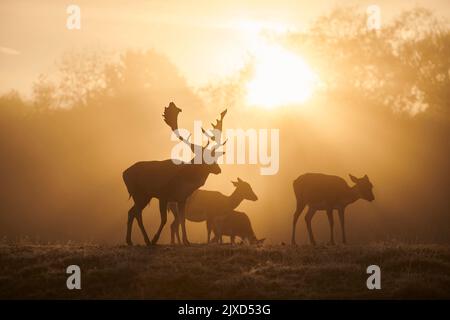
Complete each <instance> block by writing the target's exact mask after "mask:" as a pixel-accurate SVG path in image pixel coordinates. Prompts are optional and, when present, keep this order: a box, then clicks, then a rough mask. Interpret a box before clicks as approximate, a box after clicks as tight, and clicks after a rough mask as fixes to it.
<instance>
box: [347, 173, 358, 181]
mask: <svg viewBox="0 0 450 320" xmlns="http://www.w3.org/2000/svg"><path fill="white" fill-rule="evenodd" d="M348 176H349V177H350V180H352V181H353V182H354V183H358V178H356V177H355V176H354V175H352V174H349V175H348Z"/></svg>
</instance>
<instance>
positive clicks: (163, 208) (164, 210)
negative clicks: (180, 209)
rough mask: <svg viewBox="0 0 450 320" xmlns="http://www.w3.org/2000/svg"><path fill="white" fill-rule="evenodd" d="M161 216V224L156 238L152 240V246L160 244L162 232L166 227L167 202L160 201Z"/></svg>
mask: <svg viewBox="0 0 450 320" xmlns="http://www.w3.org/2000/svg"><path fill="white" fill-rule="evenodd" d="M159 214H160V215H161V223H160V224H159V228H158V231H156V233H155V236H154V237H153V239H152V244H156V243H157V242H158V239H159V236H160V235H161V231H162V229H163V228H164V226H165V225H166V222H167V201H166V200H161V199H160V200H159Z"/></svg>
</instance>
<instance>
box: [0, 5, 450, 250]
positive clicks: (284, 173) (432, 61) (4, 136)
mask: <svg viewBox="0 0 450 320" xmlns="http://www.w3.org/2000/svg"><path fill="white" fill-rule="evenodd" d="M337 3H338V2H332V1H315V2H314V4H311V3H307V2H306V1H305V2H301V1H281V2H280V1H258V2H256V1H255V2H252V1H244V2H242V1H240V2H234V1H227V2H219V1H217V2H215V1H213V2H212V1H194V2H189V5H188V4H187V2H180V1H176V2H175V1H149V2H144V1H137V2H136V3H135V4H134V5H133V6H132V5H130V3H129V2H126V1H114V2H113V3H111V2H106V1H79V2H78V3H77V4H79V5H80V7H81V15H82V22H81V24H82V28H81V30H79V31H69V30H67V29H66V28H65V20H66V17H67V15H66V13H65V9H66V7H67V5H68V4H69V3H68V2H67V3H65V2H59V3H57V4H56V3H54V2H53V1H41V2H40V3H39V4H37V3H34V2H30V1H2V3H1V4H0V12H1V19H0V25H1V28H0V47H1V48H0V72H1V77H0V90H1V91H2V92H4V93H3V95H2V96H1V97H0V155H1V162H0V236H4V237H7V238H8V239H18V238H23V237H30V238H32V239H35V240H39V239H40V240H43V241H47V240H61V241H66V240H81V241H96V242H111V243H122V242H124V237H125V223H126V218H127V210H128V208H129V207H130V206H131V201H129V200H128V194H127V192H126V189H125V186H124V184H123V181H122V178H121V173H122V171H123V170H124V169H126V168H127V167H128V166H130V165H131V164H133V163H134V162H136V161H139V160H159V159H165V158H168V157H169V156H170V150H171V148H172V146H173V142H171V141H170V140H169V138H170V129H169V128H168V127H167V126H166V125H165V124H164V123H163V121H162V117H161V114H162V111H163V108H164V107H165V106H166V105H167V104H168V102H170V101H175V103H176V104H177V105H178V106H179V107H181V108H182V109H183V113H182V114H181V118H180V126H183V127H186V128H191V125H192V121H193V120H194V119H200V120H203V121H205V122H206V121H207V122H208V123H209V122H210V121H212V120H213V119H215V117H217V115H218V114H219V112H220V111H222V110H223V109H224V108H225V107H227V108H228V110H229V112H228V115H227V117H226V119H225V125H224V127H225V128H227V127H229V128H243V129H246V128H279V129H280V170H279V173H278V174H277V175H274V176H261V175H259V166H258V165H246V166H244V165H222V174H221V175H218V176H210V177H209V178H208V181H207V183H206V185H205V186H204V188H206V189H215V190H220V191H222V192H224V193H225V194H230V193H231V192H232V190H233V187H232V184H231V183H230V180H235V179H236V177H237V176H239V177H241V178H242V179H244V180H246V181H248V182H250V183H251V185H252V186H253V189H254V191H255V192H256V194H257V195H258V197H259V200H258V201H257V202H254V203H253V202H243V203H242V205H241V206H240V207H239V210H240V211H245V212H247V213H248V215H249V216H250V218H251V220H252V223H253V226H254V229H255V232H256V234H257V236H258V237H266V238H268V242H271V243H279V242H281V241H285V242H287V241H289V238H290V232H291V223H292V214H293V211H294V208H295V198H294V194H293V191H292V181H293V180H294V179H295V178H297V177H298V175H300V174H302V173H305V172H323V173H330V174H336V175H340V176H342V177H344V178H345V179H347V181H349V179H348V173H352V174H354V175H356V176H362V175H364V174H368V176H369V178H370V179H371V181H372V182H373V184H374V186H375V187H374V193H375V197H376V201H375V202H373V203H367V202H364V201H359V202H357V203H356V204H354V205H352V206H351V207H349V209H348V211H347V212H348V213H347V218H346V220H347V228H348V240H349V241H350V242H366V241H376V240H384V239H392V238H398V239H402V240H411V241H419V242H448V241H449V240H450V238H449V231H450V218H449V214H450V212H449V198H448V190H449V187H450V174H449V166H448V156H449V154H450V146H449V136H450V135H449V133H450V126H449V125H450V123H449V121H450V106H449V101H450V91H449V90H448V89H449V85H450V58H449V57H450V31H449V29H448V21H449V20H448V19H449V13H450V10H449V9H450V7H449V5H448V2H447V1H426V2H425V1H422V2H421V1H417V2H416V3H417V4H420V5H426V6H427V8H430V10H431V11H429V10H428V9H423V8H418V7H415V6H413V4H411V2H409V1H378V4H379V6H380V8H381V10H382V18H383V24H382V26H383V28H382V29H381V30H380V32H379V33H378V34H377V33H374V32H368V31H367V28H366V16H365V10H366V7H367V5H368V4H372V3H371V2H366V1H361V2H348V3H347V4H349V5H352V6H351V7H348V6H343V5H344V4H343V2H342V1H339V4H340V6H339V7H338V6H337ZM256 38H264V39H266V40H267V41H268V42H269V43H276V44H277V45H280V46H283V47H284V48H286V49H287V50H290V51H291V52H294V53H295V54H298V55H299V56H301V57H302V58H303V59H304V60H305V62H306V63H308V65H309V66H310V67H311V69H312V70H313V71H314V72H315V73H316V74H317V76H318V77H319V78H320V80H321V85H320V86H319V87H317V89H316V90H315V92H314V94H313V96H312V97H311V98H310V99H308V100H307V101H305V102H304V103H301V104H291V105H289V106H278V107H276V108H272V109H265V108H259V107H256V106H249V105H248V104H247V103H246V98H245V97H246V94H247V93H246V88H247V86H246V85H247V83H248V82H249V81H250V80H251V79H252V77H253V71H254V68H255V67H257V66H256V65H255V60H254V57H253V54H254V52H252V45H251V44H252V43H253V41H254V40H255V39H256ZM256 54H257V53H256ZM278 81H279V82H283V81H289V78H286V79H278ZM171 221H172V217H169V223H170V222H171ZM299 221H300V223H299V225H298V233H297V235H298V238H299V242H305V241H306V228H305V226H304V221H303V219H301V220H299ZM144 222H145V224H146V226H147V230H148V231H149V232H150V233H151V234H152V235H153V233H154V232H155V230H156V228H157V226H158V225H159V212H158V210H157V201H154V202H152V204H151V206H150V208H149V209H146V211H145V213H144ZM169 223H168V225H167V226H166V229H165V230H164V232H163V236H162V241H167V239H168V236H169ZM188 228H189V236H190V240H192V241H194V242H196V241H197V242H199V241H202V242H203V241H204V240H205V238H206V232H205V230H204V229H205V226H204V225H203V224H196V225H194V224H191V223H190V224H189V225H188ZM134 230H135V232H134V239H135V241H138V242H142V237H141V234H140V233H139V232H138V229H137V228H135V229H134ZM314 230H315V231H316V234H317V240H319V241H325V240H327V239H328V236H329V235H328V233H329V230H328V226H327V221H326V217H325V215H324V214H317V215H316V217H315V219H314ZM336 232H337V234H338V235H339V236H338V239H340V234H339V228H338V227H336Z"/></svg>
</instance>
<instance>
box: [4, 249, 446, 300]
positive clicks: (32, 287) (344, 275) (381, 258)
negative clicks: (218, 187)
mask: <svg viewBox="0 0 450 320" xmlns="http://www.w3.org/2000/svg"><path fill="white" fill-rule="evenodd" d="M71 264H77V265H79V266H80V267H81V272H82V278H81V279H82V280H81V286H82V289H81V290H72V291H70V290H68V289H67V288H66V279H67V276H68V275H66V273H65V270H66V267H67V266H68V265H71ZM371 264H377V265H379V266H380V267H381V286H382V289H381V290H368V289H367V287H366V279H367V277H368V275H367V274H366V268H367V266H368V265H371ZM449 288H450V247H449V246H438V245H406V244H396V243H388V244H374V245H368V246H352V245H350V246H332V247H331V246H318V247H310V246H300V247H290V246H263V247H254V246H245V245H236V246H231V245H212V246H206V245H193V246H191V247H182V246H165V245H161V246H153V247H150V248H148V247H144V246H135V247H125V246H95V245H84V246H82V245H0V298H3V299H11V298H13V299H16V298H31V299H35V298H45V299H48V298H64V299H65V298H82V299H85V298H101V299H104V298H106V299H108V298H119V299H123V298H138V299H141V298H142V299H247V298H248V299H318V298H325V299H382V298H387V299H402V298H405V299H415V298H426V299H428V298H450V289H449Z"/></svg>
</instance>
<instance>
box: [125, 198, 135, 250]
mask: <svg viewBox="0 0 450 320" xmlns="http://www.w3.org/2000/svg"><path fill="white" fill-rule="evenodd" d="M134 218H135V205H134V206H132V207H131V209H130V210H129V211H128V222H127V236H126V241H127V244H128V245H129V246H132V245H133V242H132V241H131V230H132V228H133V221H134Z"/></svg>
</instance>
